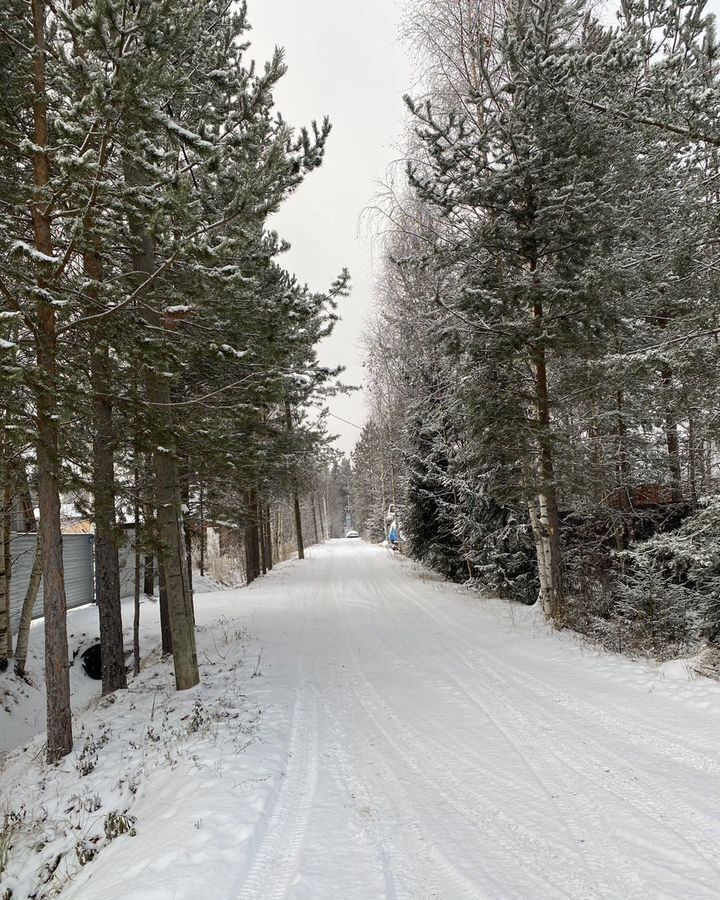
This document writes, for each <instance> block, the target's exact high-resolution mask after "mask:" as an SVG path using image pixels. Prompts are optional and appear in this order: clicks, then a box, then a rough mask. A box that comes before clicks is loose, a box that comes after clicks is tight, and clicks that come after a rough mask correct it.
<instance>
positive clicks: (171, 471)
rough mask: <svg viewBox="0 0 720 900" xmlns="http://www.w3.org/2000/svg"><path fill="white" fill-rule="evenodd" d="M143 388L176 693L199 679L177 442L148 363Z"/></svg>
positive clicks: (154, 315) (143, 258) (130, 178)
mask: <svg viewBox="0 0 720 900" xmlns="http://www.w3.org/2000/svg"><path fill="white" fill-rule="evenodd" d="M125 180H126V182H127V184H128V185H129V186H131V187H140V186H141V185H142V178H141V177H139V176H138V173H137V172H136V171H135V169H134V168H133V166H132V165H131V164H129V163H126V169H125ZM128 219H129V223H130V233H131V235H132V237H133V239H134V241H135V243H136V247H135V251H134V253H133V256H134V268H135V270H136V271H137V272H138V273H140V277H141V278H142V279H143V280H144V281H145V280H147V279H148V278H150V277H151V276H152V275H153V273H154V271H155V242H154V240H153V238H152V235H151V234H150V233H149V232H148V231H147V229H146V227H145V224H144V223H143V222H142V221H140V220H139V219H138V217H137V216H136V215H135V214H133V213H132V212H131V213H130V215H129V217H128ZM150 294H151V291H150V290H149V287H148V289H146V290H145V291H144V292H143V296H142V297H141V298H140V299H141V301H142V304H141V307H140V308H141V310H142V315H143V318H144V319H145V321H146V322H147V324H148V325H149V326H150V327H152V328H153V329H156V330H157V329H161V328H162V327H163V326H162V322H161V319H160V315H159V314H158V312H157V311H156V310H155V309H154V308H153V307H152V305H151V303H150V302H149V301H150V299H151V298H150ZM144 378H145V389H146V393H147V399H148V401H149V403H150V404H151V406H152V409H153V413H154V415H155V416H156V417H157V420H158V424H159V432H160V434H161V435H162V440H163V442H164V443H163V445H162V446H159V447H156V448H155V450H154V453H153V457H154V465H155V492H156V494H155V500H156V504H155V505H156V507H157V525H158V536H159V539H160V557H161V560H162V564H163V567H164V571H165V589H166V591H167V610H168V623H169V627H170V634H171V640H172V653H173V659H174V663H175V665H174V668H175V685H176V687H177V689H178V690H179V691H182V690H187V689H188V688H191V687H194V686H195V685H196V684H197V683H198V682H199V680H200V673H199V671H198V661H197V649H196V646H195V627H194V616H193V608H192V596H191V593H190V583H189V580H188V571H187V560H186V556H185V546H184V529H183V515H182V506H181V499H180V482H179V477H178V464H177V458H176V451H175V443H176V441H175V437H174V434H173V429H172V415H171V412H170V409H171V397H170V387H169V385H168V383H167V380H166V379H165V378H163V376H162V373H160V372H158V371H157V370H156V369H155V368H154V367H153V366H152V365H151V364H150V362H148V364H147V365H146V366H145V371H144Z"/></svg>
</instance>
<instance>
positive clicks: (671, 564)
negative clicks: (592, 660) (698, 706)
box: [568, 497, 720, 657]
mask: <svg viewBox="0 0 720 900" xmlns="http://www.w3.org/2000/svg"><path fill="white" fill-rule="evenodd" d="M570 564H571V565H572V556H571V557H570ZM579 568H580V567H579V566H578V567H575V569H573V570H572V572H571V574H572V588H573V590H572V592H571V599H570V603H569V606H568V624H569V625H570V626H571V627H573V628H576V629H577V630H579V631H582V632H584V633H586V634H588V635H589V636H591V637H594V638H595V639H598V640H600V642H601V643H603V644H604V645H605V646H608V647H610V648H611V649H613V650H617V651H620V652H626V651H630V652H633V651H634V652H641V653H651V654H653V655H655V656H659V657H668V656H675V655H678V654H681V653H685V652H688V651H689V650H692V649H693V648H696V647H698V646H699V645H701V644H702V643H704V642H706V643H711V644H712V643H715V642H717V640H718V638H720V498H717V497H716V498H712V499H711V500H709V501H708V502H707V503H705V504H704V505H703V506H702V507H701V508H700V509H699V510H698V512H697V513H696V514H695V515H693V516H691V517H690V518H688V519H686V520H685V521H684V522H683V523H682V524H680V525H679V527H678V528H677V529H676V530H674V531H672V532H669V533H661V534H657V535H655V536H653V537H651V538H649V539H647V540H645V541H642V542H640V543H637V544H634V545H632V546H631V547H630V548H628V549H627V550H623V551H620V552H611V553H608V552H603V551H602V550H600V549H598V548H596V552H595V554H594V555H592V554H588V553H585V554H583V555H582V569H583V571H582V572H580V571H578V569H579Z"/></svg>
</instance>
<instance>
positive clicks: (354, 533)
mask: <svg viewBox="0 0 720 900" xmlns="http://www.w3.org/2000/svg"><path fill="white" fill-rule="evenodd" d="M345 537H346V538H359V537H360V535H359V534H358V533H357V531H348V532H347V533H346V534H345Z"/></svg>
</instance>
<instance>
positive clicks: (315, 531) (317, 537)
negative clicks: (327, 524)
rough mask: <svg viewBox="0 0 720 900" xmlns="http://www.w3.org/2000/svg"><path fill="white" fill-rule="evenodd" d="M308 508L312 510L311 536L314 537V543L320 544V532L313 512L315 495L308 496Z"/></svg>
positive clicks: (315, 514)
mask: <svg viewBox="0 0 720 900" xmlns="http://www.w3.org/2000/svg"><path fill="white" fill-rule="evenodd" d="M310 507H311V509H312V520H313V535H314V537H315V543H316V544H319V543H320V531H319V530H318V518H317V513H316V512H315V494H310Z"/></svg>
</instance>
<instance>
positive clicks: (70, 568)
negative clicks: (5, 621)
mask: <svg viewBox="0 0 720 900" xmlns="http://www.w3.org/2000/svg"><path fill="white" fill-rule="evenodd" d="M36 539H37V536H36V535H34V534H13V535H12V538H11V541H10V551H11V555H12V580H11V582H10V627H11V628H12V630H13V631H17V627H18V624H19V622H20V613H21V611H22V604H23V600H24V599H25V591H26V590H27V586H28V582H29V581H30V572H31V570H32V564H33V557H34V555H35V541H36ZM63 565H64V568H65V594H66V597H67V605H68V609H74V608H75V607H77V606H84V605H85V604H86V603H93V602H94V600H95V582H94V571H93V536H92V535H91V534H64V535H63ZM42 614H43V588H42V583H41V585H40V590H39V592H38V598H37V602H36V603H35V608H34V609H33V618H37V617H39V616H42Z"/></svg>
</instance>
